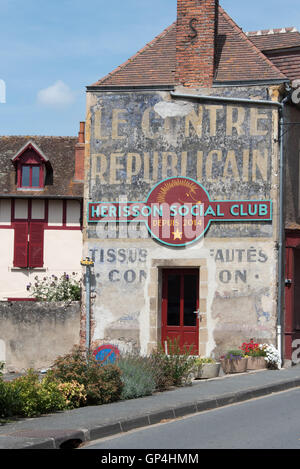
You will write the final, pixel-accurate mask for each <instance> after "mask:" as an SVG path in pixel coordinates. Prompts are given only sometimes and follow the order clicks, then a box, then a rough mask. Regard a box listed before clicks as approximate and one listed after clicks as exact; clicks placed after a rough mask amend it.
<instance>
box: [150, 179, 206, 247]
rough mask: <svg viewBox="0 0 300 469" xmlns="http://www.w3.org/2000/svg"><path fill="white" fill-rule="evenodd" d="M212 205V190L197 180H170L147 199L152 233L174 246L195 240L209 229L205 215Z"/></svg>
mask: <svg viewBox="0 0 300 469" xmlns="http://www.w3.org/2000/svg"><path fill="white" fill-rule="evenodd" d="M208 204H209V196H208V193H207V192H206V191H205V189H204V188H203V187H202V186H201V185H200V184H199V183H198V182H197V181H194V180H193V179H189V178H181V177H179V178H170V179H166V180H165V181H163V182H161V183H159V184H158V185H157V186H156V187H154V189H153V190H152V191H151V192H150V194H149V196H148V199H147V206H148V207H149V218H148V227H149V230H150V232H151V234H152V236H154V237H155V238H157V239H158V240H159V241H161V242H163V243H164V244H168V245H170V246H186V245H187V244H190V243H192V242H194V241H195V240H196V239H198V238H200V237H201V236H202V235H203V233H204V231H205V229H206V226H205V225H206V224H205V217H204V214H205V206H207V205H208ZM150 208H151V211H150Z"/></svg>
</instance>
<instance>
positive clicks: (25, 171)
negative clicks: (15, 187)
mask: <svg viewBox="0 0 300 469" xmlns="http://www.w3.org/2000/svg"><path fill="white" fill-rule="evenodd" d="M29 177H30V166H22V187H29V185H30V179H29Z"/></svg>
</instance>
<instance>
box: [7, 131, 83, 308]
mask: <svg viewBox="0 0 300 469" xmlns="http://www.w3.org/2000/svg"><path fill="white" fill-rule="evenodd" d="M83 160H84V123H82V124H81V129H80V132H79V138H75V137H43V136H32V137H31V136H29V137H26V136H7V137H6V136H3V137H1V138H0V168H1V169H0V173H1V179H0V230H1V243H0V257H1V266H0V279H1V289H0V300H1V301H16V300H28V299H30V298H32V296H31V295H32V294H31V292H30V290H28V286H29V285H30V284H34V283H35V281H36V280H35V278H36V277H38V278H43V277H51V276H52V275H54V276H56V277H60V276H61V275H63V274H64V273H68V274H70V273H72V272H74V273H76V274H78V278H80V277H81V266H80V260H81V254H82V200H83V177H84V174H83Z"/></svg>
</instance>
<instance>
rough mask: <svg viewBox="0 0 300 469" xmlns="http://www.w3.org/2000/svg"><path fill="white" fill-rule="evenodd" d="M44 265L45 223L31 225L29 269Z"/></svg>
mask: <svg viewBox="0 0 300 469" xmlns="http://www.w3.org/2000/svg"><path fill="white" fill-rule="evenodd" d="M43 265H44V223H38V222H32V223H30V224H29V267H43Z"/></svg>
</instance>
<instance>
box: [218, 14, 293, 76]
mask: <svg viewBox="0 0 300 469" xmlns="http://www.w3.org/2000/svg"><path fill="white" fill-rule="evenodd" d="M219 11H220V13H221V14H222V15H223V16H224V18H225V19H226V20H227V21H228V22H229V23H230V24H231V26H232V27H233V28H234V29H235V30H236V31H237V33H238V34H239V36H240V37H241V38H242V39H244V40H245V41H247V42H248V44H249V45H250V46H251V47H252V49H253V51H254V52H256V54H257V55H259V56H260V57H261V58H262V59H263V60H264V61H265V62H266V63H267V64H268V65H269V66H270V67H271V68H272V69H273V70H274V71H276V72H277V73H279V74H280V75H281V77H282V78H287V77H286V75H284V74H283V73H282V72H281V71H280V70H279V68H277V67H276V65H274V64H273V63H272V62H271V60H270V59H268V57H267V56H265V55H264V54H263V53H262V51H261V50H259V49H258V47H256V45H255V44H254V43H253V42H252V41H251V39H249V37H248V36H247V35H246V33H245V32H244V31H243V30H242V29H241V28H240V27H239V26H238V25H237V24H236V22H235V21H234V20H233V19H232V18H231V17H230V16H229V15H228V13H226V11H225V10H224V9H223V8H222V7H221V5H220V6H219Z"/></svg>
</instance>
